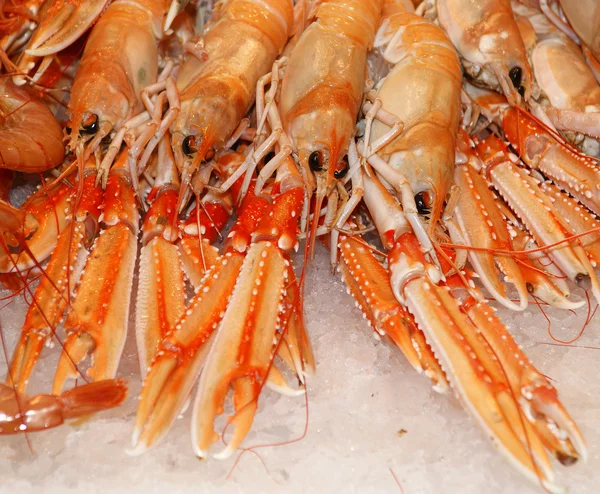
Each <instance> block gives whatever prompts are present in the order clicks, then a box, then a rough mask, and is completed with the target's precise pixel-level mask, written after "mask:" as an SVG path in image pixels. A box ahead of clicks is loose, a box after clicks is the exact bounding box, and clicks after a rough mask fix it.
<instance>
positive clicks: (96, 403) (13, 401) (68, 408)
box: [0, 379, 127, 435]
mask: <svg viewBox="0 0 600 494" xmlns="http://www.w3.org/2000/svg"><path fill="white" fill-rule="evenodd" d="M126 395H127V386H126V385H125V382H124V381H123V380H121V379H110V380H106V381H99V382H95V383H90V384H84V385H82V386H78V387H76V388H73V389H70V390H68V391H65V392H64V393H62V394H61V395H37V396H31V397H28V396H25V395H24V394H22V393H19V392H18V391H16V390H15V389H13V388H12V387H11V386H8V385H6V384H2V383H0V435H5V434H22V433H24V432H38V431H44V430H46V429H50V428H52V427H58V426H59V425H62V424H63V423H64V422H65V421H66V420H70V419H75V418H77V417H84V416H86V415H90V414H92V413H96V412H100V411H102V410H108V409H110V408H114V407H118V406H119V405H120V404H121V403H123V401H124V400H125V397H126Z"/></svg>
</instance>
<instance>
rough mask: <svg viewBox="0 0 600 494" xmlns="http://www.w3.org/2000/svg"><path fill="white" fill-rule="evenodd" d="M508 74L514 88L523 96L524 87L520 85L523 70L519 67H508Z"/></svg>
mask: <svg viewBox="0 0 600 494" xmlns="http://www.w3.org/2000/svg"><path fill="white" fill-rule="evenodd" d="M508 76H509V77H510V80H511V82H512V83H513V86H515V89H516V90H517V91H518V93H519V94H520V95H521V96H525V88H524V87H523V86H522V85H521V78H522V76H523V70H522V69H521V67H513V68H512V69H510V72H509V73H508Z"/></svg>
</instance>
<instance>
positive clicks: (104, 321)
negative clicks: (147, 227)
mask: <svg viewBox="0 0 600 494" xmlns="http://www.w3.org/2000/svg"><path fill="white" fill-rule="evenodd" d="M103 221H104V224H105V225H106V228H105V229H104V230H102V231H101V233H100V235H99V237H98V238H97V239H96V242H95V244H94V247H93V249H92V252H91V253H90V255H89V257H88V259H87V262H86V265H85V268H84V271H83V273H82V275H81V278H80V282H79V286H78V288H77V291H76V295H75V300H74V302H73V304H72V310H71V312H70V313H69V314H68V316H67V320H66V322H65V330H66V331H67V333H68V336H67V339H66V340H65V344H64V350H63V353H62V355H61V357H60V360H59V363H58V367H57V369H56V375H55V377H54V384H53V388H52V389H53V392H54V393H55V394H58V393H60V391H61V390H62V389H63V387H64V384H65V381H66V379H67V378H68V377H75V376H77V369H76V368H75V366H76V365H77V364H79V363H80V362H81V361H82V360H83V359H84V358H85V357H86V355H87V354H93V363H92V365H91V367H90V369H89V371H88V374H89V375H90V377H92V379H93V380H95V381H98V380H102V379H110V378H112V377H114V375H115V374H116V371H117V367H118V364H119V360H120V358H121V353H122V351H123V346H124V344H125V337H126V334H127V326H128V323H129V306H130V297H131V289H132V285H133V271H134V268H135V262H136V257H137V236H138V229H139V212H138V209H137V204H136V199H135V191H134V190H133V188H132V186H131V180H130V179H129V171H128V169H127V153H126V152H123V153H122V154H121V156H120V157H119V159H118V161H117V163H116V164H115V166H114V167H113V169H112V170H111V174H110V177H109V181H108V185H107V188H106V192H105V196H104V211H103Z"/></svg>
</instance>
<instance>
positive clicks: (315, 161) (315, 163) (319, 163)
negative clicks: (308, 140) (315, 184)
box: [308, 151, 323, 172]
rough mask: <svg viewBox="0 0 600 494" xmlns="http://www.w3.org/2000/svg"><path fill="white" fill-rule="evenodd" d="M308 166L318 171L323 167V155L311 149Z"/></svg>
mask: <svg viewBox="0 0 600 494" xmlns="http://www.w3.org/2000/svg"><path fill="white" fill-rule="evenodd" d="M308 166H310V169H311V170H312V171H313V172H320V171H321V170H322V169H323V155H322V154H321V151H313V152H312V153H310V156H309V157H308Z"/></svg>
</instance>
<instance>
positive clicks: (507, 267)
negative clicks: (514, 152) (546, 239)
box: [448, 165, 528, 310]
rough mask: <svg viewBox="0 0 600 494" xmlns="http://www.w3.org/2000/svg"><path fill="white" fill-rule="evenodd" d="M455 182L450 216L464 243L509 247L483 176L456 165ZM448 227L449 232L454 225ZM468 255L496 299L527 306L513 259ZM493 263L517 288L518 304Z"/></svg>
mask: <svg viewBox="0 0 600 494" xmlns="http://www.w3.org/2000/svg"><path fill="white" fill-rule="evenodd" d="M454 183H455V184H456V185H457V186H458V187H459V191H460V193H459V194H458V200H457V204H456V207H455V209H454V216H453V217H454V219H455V221H456V227H457V228H458V230H460V237H461V239H463V240H464V243H466V244H467V245H472V246H475V247H479V248H485V249H489V250H490V251H491V250H493V249H497V250H510V236H509V233H508V230H507V228H506V226H505V223H504V219H503V218H502V215H501V214H500V211H499V210H498V208H497V206H496V201H495V198H494V195H493V192H492V191H490V190H489V189H488V186H487V184H486V183H485V181H484V179H483V177H481V176H480V175H479V174H478V173H477V172H476V171H475V170H474V169H473V168H472V167H471V166H469V165H466V166H457V167H456V168H455V171H454ZM448 226H449V230H450V233H451V235H452V233H453V228H451V227H450V225H448ZM461 243H462V242H461ZM468 254H469V259H470V261H471V264H472V266H473V268H474V269H475V271H476V272H477V274H479V277H480V279H481V282H482V283H483V285H484V286H485V288H486V289H487V290H488V292H490V294H491V295H492V296H493V297H494V298H495V299H496V300H498V302H500V303H501V304H502V305H504V306H505V307H508V308H509V309H513V310H524V309H525V308H526V307H527V297H528V294H527V287H526V284H525V280H524V279H523V276H522V274H521V271H520V269H519V266H518V264H517V262H516V261H515V260H514V258H512V257H510V256H506V255H500V256H495V255H494V254H493V253H491V252H489V251H475V250H471V251H469V253H468ZM496 266H497V268H498V269H499V270H500V271H501V272H502V273H503V274H504V275H505V276H506V280H507V281H508V282H510V283H512V285H513V286H514V287H515V288H516V289H517V293H518V294H519V303H518V305H517V304H515V303H514V302H512V301H511V300H510V298H509V297H508V296H507V294H506V290H505V288H504V285H503V284H502V283H500V281H499V279H498V269H497V268H496Z"/></svg>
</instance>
